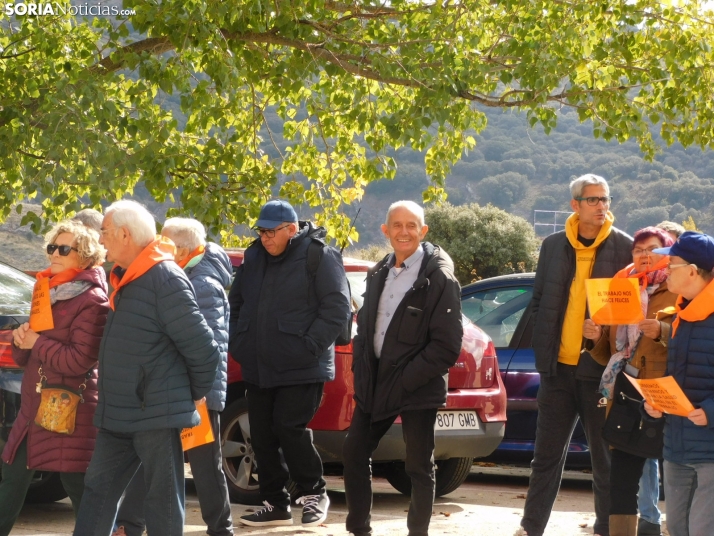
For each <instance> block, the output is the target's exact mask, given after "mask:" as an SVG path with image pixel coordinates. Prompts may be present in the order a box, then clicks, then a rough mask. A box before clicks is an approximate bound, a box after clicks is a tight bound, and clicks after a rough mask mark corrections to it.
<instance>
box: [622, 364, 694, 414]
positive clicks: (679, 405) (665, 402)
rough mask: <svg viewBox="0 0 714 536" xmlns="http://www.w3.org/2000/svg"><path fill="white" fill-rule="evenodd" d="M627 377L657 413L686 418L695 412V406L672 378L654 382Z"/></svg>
mask: <svg viewBox="0 0 714 536" xmlns="http://www.w3.org/2000/svg"><path fill="white" fill-rule="evenodd" d="M625 377H626V378H627V379H628V380H630V382H631V383H632V385H634V386H635V389H637V390H638V391H639V393H640V394H641V395H642V398H644V399H645V400H646V401H647V403H648V404H649V405H650V406H652V407H653V408H654V409H656V410H657V411H662V412H664V413H669V414H671V415H679V416H680V417H686V416H687V415H689V413H690V412H692V411H694V406H692V403H691V402H690V401H689V399H688V398H687V395H685V394H684V392H682V389H681V388H680V387H679V385H678V384H677V380H675V379H674V377H672V376H665V377H664V378H655V379H653V380H638V379H637V378H633V377H632V376H630V375H628V374H625Z"/></svg>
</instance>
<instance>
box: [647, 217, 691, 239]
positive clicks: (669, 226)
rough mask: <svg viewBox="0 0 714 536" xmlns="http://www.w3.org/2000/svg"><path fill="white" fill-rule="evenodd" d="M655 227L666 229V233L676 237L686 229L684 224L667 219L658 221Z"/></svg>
mask: <svg viewBox="0 0 714 536" xmlns="http://www.w3.org/2000/svg"><path fill="white" fill-rule="evenodd" d="M655 227H657V228H659V229H662V230H663V231H667V232H668V233H672V234H673V235H675V236H677V237H679V236H681V234H682V233H683V232H684V231H686V229H685V228H684V226H682V225H679V224H678V223H675V222H673V221H668V220H664V221H661V222H659V223H658V224H657V225H656V226H655Z"/></svg>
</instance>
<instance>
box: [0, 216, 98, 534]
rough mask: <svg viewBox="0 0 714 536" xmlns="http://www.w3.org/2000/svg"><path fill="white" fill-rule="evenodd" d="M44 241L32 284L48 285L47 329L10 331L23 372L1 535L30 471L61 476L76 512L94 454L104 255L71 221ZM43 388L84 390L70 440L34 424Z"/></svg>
mask: <svg viewBox="0 0 714 536" xmlns="http://www.w3.org/2000/svg"><path fill="white" fill-rule="evenodd" d="M45 239H46V249H47V255H48V258H49V261H50V267H49V268H48V269H46V270H44V271H42V272H40V273H38V274H37V279H38V284H39V283H40V280H42V279H45V278H48V279H49V289H50V292H49V293H50V304H51V309H50V310H49V311H48V316H50V315H49V313H51V318H52V324H53V327H50V328H49V329H45V330H42V331H39V332H37V331H34V330H32V329H30V326H29V324H27V323H26V324H23V325H22V326H20V327H19V328H17V329H16V330H14V331H13V353H12V357H13V359H14V360H15V362H16V363H17V364H18V365H20V366H22V367H24V368H25V373H24V377H23V379H22V403H21V406H20V413H19V415H18V417H17V419H16V420H15V424H14V425H13V427H12V431H11V432H10V437H9V438H8V442H7V444H6V445H5V449H4V450H3V452H2V481H0V505H2V507H0V536H6V535H7V534H9V532H10V530H11V529H12V526H13V524H14V523H15V520H16V519H17V516H18V515H19V513H20V510H21V509H22V505H23V503H24V500H25V494H26V493H27V489H28V488H29V486H30V481H31V480H32V477H33V475H34V472H35V471H53V472H59V473H60V477H61V480H62V484H63V486H64V488H65V490H66V491H67V494H68V495H69V497H70V499H71V500H72V506H73V507H74V510H75V513H76V512H77V509H78V508H79V503H80V501H81V499H82V493H83V491H84V473H85V471H86V470H87V466H88V465H89V460H90V458H91V457H92V451H93V450H94V438H95V436H96V428H95V427H94V426H93V425H92V418H93V416H94V409H95V408H96V406H97V370H96V366H97V355H98V353H99V343H100V341H101V338H102V332H103V331H104V324H105V322H106V319H107V311H108V310H109V304H108V299H107V282H106V276H105V275H104V270H103V268H102V262H103V261H104V248H102V246H101V245H100V244H99V235H98V234H97V233H96V232H95V231H93V230H90V229H88V228H87V227H84V226H83V225H82V224H80V223H76V222H69V221H65V222H60V223H58V224H57V225H56V226H55V227H54V228H53V229H52V230H51V231H50V232H49V233H48V234H47V235H46V237H45ZM40 370H41V371H42V377H41V375H40ZM43 381H44V383H45V384H46V385H63V386H66V387H67V388H68V389H72V390H75V391H80V390H81V389H82V388H81V387H80V386H83V385H86V387H84V390H83V391H82V398H83V400H84V402H83V403H80V404H78V407H77V413H76V423H75V428H74V431H73V432H72V433H71V434H65V433H57V432H52V431H49V430H46V429H45V428H43V427H41V426H39V425H37V424H35V416H36V414H37V410H38V408H39V406H40V400H41V394H40V389H39V386H40V385H41V383H42V382H43Z"/></svg>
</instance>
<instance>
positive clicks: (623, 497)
mask: <svg viewBox="0 0 714 536" xmlns="http://www.w3.org/2000/svg"><path fill="white" fill-rule="evenodd" d="M646 461H647V458H642V457H640V456H636V455H634V454H628V453H627V452H623V451H621V450H618V449H613V450H612V466H611V469H610V514H615V515H618V514H619V515H633V516H636V515H637V493H638V491H639V489H640V478H642V469H643V468H644V466H645V462H646Z"/></svg>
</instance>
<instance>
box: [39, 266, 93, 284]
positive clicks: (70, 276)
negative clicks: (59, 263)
mask: <svg viewBox="0 0 714 536" xmlns="http://www.w3.org/2000/svg"><path fill="white" fill-rule="evenodd" d="M83 271H84V270H83V269H82V268H67V269H66V270H62V271H61V272H60V273H58V274H52V268H46V269H45V270H42V271H41V272H37V275H36V276H35V277H36V278H37V280H38V281H40V280H41V279H44V278H45V277H49V278H50V288H54V287H56V286H58V285H61V284H62V283H69V282H70V281H74V279H75V278H76V277H77V276H78V275H79V274H80V273H81V272H83Z"/></svg>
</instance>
